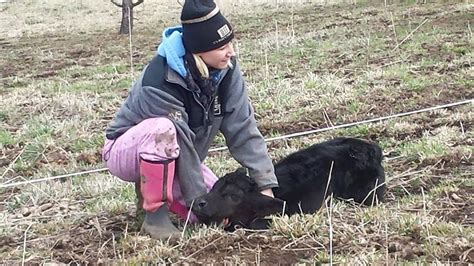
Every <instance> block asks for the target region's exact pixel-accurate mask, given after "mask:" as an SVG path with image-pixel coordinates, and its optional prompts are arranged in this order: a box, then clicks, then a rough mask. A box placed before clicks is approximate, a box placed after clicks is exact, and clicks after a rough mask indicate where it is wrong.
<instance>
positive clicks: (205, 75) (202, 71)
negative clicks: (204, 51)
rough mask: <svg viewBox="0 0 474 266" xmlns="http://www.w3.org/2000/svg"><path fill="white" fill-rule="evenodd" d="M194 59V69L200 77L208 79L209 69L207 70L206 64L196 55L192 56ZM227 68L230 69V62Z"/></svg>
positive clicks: (231, 65)
mask: <svg viewBox="0 0 474 266" xmlns="http://www.w3.org/2000/svg"><path fill="white" fill-rule="evenodd" d="M193 57H194V62H196V68H197V69H198V70H199V73H200V74H201V77H203V78H206V79H207V78H209V69H208V68H207V65H206V63H204V61H203V60H202V58H201V57H200V56H199V55H197V54H193ZM228 67H230V68H232V67H233V64H232V60H229V63H228Z"/></svg>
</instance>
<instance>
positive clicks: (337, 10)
mask: <svg viewBox="0 0 474 266" xmlns="http://www.w3.org/2000/svg"><path fill="white" fill-rule="evenodd" d="M391 8H392V11H393V12H394V13H396V14H399V15H400V14H404V12H405V13H407V15H406V16H405V18H406V20H405V21H404V22H405V24H406V25H408V24H409V23H418V24H417V25H419V23H420V22H421V21H423V20H424V19H425V18H429V19H430V21H429V22H428V24H427V26H426V27H425V28H421V29H420V31H429V30H433V29H434V28H436V29H442V30H443V35H442V37H440V38H438V39H436V41H435V42H431V41H430V42H422V44H421V45H420V46H419V47H416V49H415V48H413V50H410V48H409V47H407V46H408V45H409V44H410V40H409V39H407V41H406V43H404V44H401V45H400V49H403V50H402V51H401V52H400V53H403V54H404V55H403V56H400V57H397V56H396V54H395V55H393V53H389V52H388V51H389V50H390V51H391V50H392V49H393V48H394V43H393V42H391V41H389V40H388V38H387V40H386V42H385V43H383V44H382V45H381V47H379V48H378V49H379V50H377V51H375V52H373V53H371V54H370V55H368V54H366V53H367V51H366V49H364V47H363V44H360V45H359V46H353V47H352V48H353V50H349V51H347V50H342V49H338V48H337V47H335V48H332V49H331V50H330V51H329V53H330V54H331V56H330V57H327V58H326V60H324V61H323V62H322V63H321V64H319V65H317V66H314V67H312V70H311V71H312V72H313V73H314V74H315V75H318V74H321V75H322V74H324V73H338V74H341V75H342V76H341V77H343V78H344V82H345V84H346V85H349V86H350V84H352V83H353V82H355V81H354V80H355V79H357V77H358V75H360V74H361V73H362V70H361V68H362V67H366V68H381V69H383V68H385V67H386V66H387V65H392V64H403V65H407V66H415V67H409V71H408V72H409V73H410V74H411V75H414V76H423V77H441V78H437V79H436V82H431V83H429V84H428V85H424V84H422V85H420V86H422V87H423V88H422V89H412V90H401V89H395V88H398V87H399V86H402V85H403V84H405V83H406V82H407V80H404V78H403V77H396V76H394V77H392V78H390V79H385V80H375V81H370V82H372V83H376V84H368V85H367V86H381V87H383V88H385V89H384V90H381V91H379V92H377V91H374V92H372V94H371V95H366V94H360V95H356V96H355V97H354V98H353V99H352V101H353V102H358V103H360V104H359V107H358V109H357V110H356V111H354V110H350V109H349V107H347V105H346V106H344V105H336V106H331V108H328V109H326V113H327V116H328V117H329V118H331V119H332V120H333V122H334V123H339V122H342V121H344V122H345V123H349V122H355V121H362V120H366V119H370V118H376V117H382V116H386V115H390V114H395V113H400V112H406V111H410V110H414V109H420V108H425V107H430V106H436V105H440V104H446V103H453V102H457V101H463V100H468V99H473V96H474V90H473V88H472V84H473V83H472V58H471V59H470V60H466V57H465V55H466V54H469V53H470V54H472V36H471V37H470V39H469V41H468V42H466V41H465V40H466V38H465V37H464V36H465V35H466V34H468V33H467V32H468V27H467V25H468V23H470V25H472V24H473V22H474V20H473V17H472V12H471V15H466V12H461V11H457V9H456V8H457V7H456V6H452V5H450V4H446V3H444V4H436V5H435V4H433V5H427V6H423V5H416V4H409V5H408V6H407V5H393V6H392V7H391ZM296 10H297V11H301V12H300V15H299V16H295V18H294V23H295V25H296V26H297V29H296V31H297V32H299V31H302V29H303V28H312V29H313V30H314V31H315V32H318V31H324V30H328V29H332V28H334V27H345V28H347V29H354V31H353V32H351V31H350V30H348V35H349V36H347V38H348V40H351V38H353V36H360V35H363V34H364V32H363V30H362V29H363V28H361V27H360V24H361V23H362V24H363V23H367V25H366V26H367V28H372V29H375V30H374V31H373V32H375V33H374V34H375V35H380V36H392V35H393V34H392V31H393V29H391V28H390V25H391V23H392V22H391V21H390V20H389V19H388V18H389V16H387V15H386V14H387V13H386V12H387V11H386V9H385V7H384V6H383V5H380V6H379V5H375V6H364V5H362V6H356V7H354V10H353V12H350V11H348V10H347V6H331V7H324V6H319V5H308V6H306V7H305V8H302V9H296ZM402 10H408V11H410V12H408V11H402ZM471 11H472V9H471ZM296 13H298V12H296ZM408 13H409V14H408ZM259 14H260V13H258V14H257V15H253V14H251V15H248V16H247V17H245V16H243V17H241V18H234V20H235V21H236V25H237V27H236V28H237V29H239V28H242V30H237V36H238V37H239V38H242V39H247V38H249V39H250V38H252V37H254V36H253V35H254V34H255V30H256V29H257V28H258V23H255V24H252V23H246V22H245V21H246V20H247V21H250V20H252V19H254V18H255V16H257V17H258V15H259ZM260 15H261V14H260ZM284 15H285V11H281V10H273V9H271V10H270V12H268V14H267V16H266V17H265V16H264V17H263V20H264V21H265V20H268V21H269V22H268V24H264V25H273V21H274V20H273V19H274V18H277V19H278V18H280V19H281V17H282V16H284ZM400 16H402V15H400ZM402 17H403V16H402ZM367 18H368V19H367ZM400 21H402V20H401V19H400ZM316 22H320V23H316ZM260 23H264V22H261V21H260ZM282 23H283V22H282ZM406 25H404V24H403V23H400V27H402V26H406ZM414 28H415V26H413V27H412V28H411V29H412V30H413V29H414ZM409 32H410V31H409V30H408V31H406V32H405V36H407V34H408V33H409ZM351 34H352V35H353V36H351ZM399 34H400V35H401V34H402V33H399ZM433 34H435V33H433ZM471 34H472V32H471ZM402 40H403V35H402V36H398V41H399V42H400V41H402ZM430 40H431V39H430ZM0 41H1V45H0V53H1V54H2V55H6V56H4V57H3V56H2V59H0V66H1V67H0V82H1V89H0V96H1V97H4V102H7V101H8V100H7V99H6V98H8V97H10V96H11V95H12V93H13V92H14V91H15V90H16V88H21V87H24V86H26V85H28V83H32V82H35V81H38V80H55V79H62V78H63V77H62V76H61V75H63V74H64V71H67V70H68V69H69V68H71V67H78V66H80V67H94V66H101V65H107V64H111V63H113V62H122V63H124V62H125V64H126V62H127V58H128V57H129V50H128V44H129V40H128V38H125V37H123V36H118V35H117V34H116V32H114V31H106V32H95V33H90V34H88V33H80V34H75V33H69V34H61V33H58V34H49V35H40V34H39V35H37V36H30V37H29V38H28V39H19V40H8V39H2V40H0ZM156 42H157V34H156V31H155V30H153V29H151V28H149V29H148V28H145V29H143V28H142V29H136V35H135V37H134V43H135V48H134V51H135V52H134V53H133V59H134V63H135V66H136V67H137V68H140V67H141V66H143V64H145V63H146V62H147V61H148V60H149V59H150V54H151V53H153V51H154V50H155V48H156ZM110 44H113V45H110ZM447 44H448V45H447ZM112 50H113V51H112ZM39 51H41V53H42V54H45V53H48V54H49V55H48V56H40V55H39V53H40V52H39ZM400 58H402V59H400ZM423 58H431V59H436V60H437V61H436V62H439V63H433V64H431V65H420V62H421V60H422V59H423ZM298 60H302V61H298ZM305 60H309V59H308V58H303V59H295V60H293V61H294V62H293V61H292V60H290V61H291V62H289V63H288V64H287V65H286V70H285V71H286V73H283V74H282V73H279V75H280V77H282V76H283V77H284V78H285V79H290V80H291V79H293V78H294V79H297V78H301V77H302V72H304V71H306V70H304V69H301V68H299V67H298V64H304V63H305V62H304V61H305ZM362 60H363V61H364V63H363V64H362V65H361V64H359V63H358V62H360V61H362ZM248 67H249V69H251V68H252V67H253V65H251V64H250V63H248ZM469 71H471V73H470V74H469V73H468V72H469ZM466 73H467V74H466ZM246 75H247V78H248V80H249V82H251V83H252V82H256V80H257V79H258V78H259V77H258V75H253V76H252V75H250V74H248V73H246ZM67 78H68V82H69V83H73V82H74V81H76V80H83V79H87V77H85V76H82V74H81V73H77V74H71V75H70V76H68V77H67ZM469 79H471V80H470V81H469ZM460 80H461V81H463V80H464V82H460ZM391 88H393V89H391ZM126 91H127V88H126V87H124V88H123V89H121V90H119V92H118V93H120V94H122V96H125V95H126ZM297 103H298V104H300V105H301V106H296V107H295V108H298V107H301V108H304V107H305V105H311V104H313V103H314V102H313V101H312V100H308V101H307V102H304V101H298V102H297ZM33 107H34V106H19V107H18V114H17V115H13V114H10V113H7V114H4V113H2V115H1V116H0V119H1V121H2V126H5V129H6V130H7V131H8V132H10V133H12V134H14V133H15V132H21V130H22V125H23V124H24V122H25V120H23V119H21V118H20V119H16V117H17V116H22V117H24V116H27V115H30V114H28V112H31V110H33V111H36V112H41V110H35V108H33ZM258 110H260V109H259V108H257V114H258V115H259V123H260V129H261V131H262V133H263V134H264V135H266V136H268V135H269V134H270V133H278V134H287V133H294V132H300V131H304V130H310V129H316V128H324V127H326V126H327V124H328V121H327V119H324V117H323V116H321V115H320V114H321V110H320V109H312V110H310V111H309V112H308V113H306V114H305V116H301V117H300V118H299V119H297V120H292V121H286V120H279V119H274V117H272V115H273V114H272V110H267V111H265V110H263V109H262V110H261V112H258ZM459 113H465V114H467V115H465V116H460V117H459V119H457V120H455V119H454V120H453V119H452V117H453V116H456V115H458V114H459ZM56 118H57V119H58V120H61V119H68V118H67V116H65V117H63V118H61V117H56ZM109 120H110V114H107V113H106V112H104V113H100V115H99V117H98V122H97V125H96V126H97V128H96V130H97V131H100V130H101V128H104V127H105V126H106V124H107V123H108V121H109ZM404 121H407V122H409V123H412V124H414V125H416V127H414V128H412V129H411V130H406V131H394V130H391V128H390V127H389V126H387V125H384V124H380V125H378V126H375V127H372V128H369V129H368V130H367V131H364V132H363V131H359V132H357V136H358V137H363V138H368V139H372V140H375V141H380V140H390V144H389V145H388V146H389V147H388V148H387V149H386V150H385V155H386V162H385V164H386V169H387V175H388V176H389V177H390V176H391V177H393V176H397V175H402V177H401V178H399V179H397V180H396V181H395V182H393V183H389V184H388V188H389V189H388V192H387V200H386V202H385V203H384V210H393V212H397V213H398V212H400V213H423V210H424V209H425V208H426V206H423V202H424V201H421V200H418V201H416V200H415V202H414V203H413V204H411V203H410V204H407V205H403V204H401V207H400V204H399V202H400V201H403V198H409V197H416V196H420V197H421V196H422V195H424V194H425V193H426V194H428V193H434V194H433V195H434V196H433V197H432V198H431V199H430V200H431V202H434V203H433V206H431V207H430V209H429V217H431V218H432V219H433V220H431V221H435V222H439V221H442V222H446V223H453V224H456V225H457V226H460V228H471V229H472V226H473V225H474V208H473V206H474V199H473V197H472V195H473V192H474V188H473V186H472V182H471V183H469V182H457V181H456V180H457V179H459V178H460V179H463V180H465V179H469V178H472V173H473V171H472V169H473V166H472V163H473V159H472V147H473V139H472V126H473V120H472V104H470V105H469V104H468V105H467V106H461V107H453V108H447V109H445V111H444V112H431V113H426V114H421V115H415V116H412V117H409V118H406V119H405V120H404ZM441 127H456V128H460V127H462V130H463V132H464V137H461V138H459V139H458V140H457V141H456V142H455V143H450V144H449V146H450V147H451V148H452V149H453V150H450V151H449V152H447V153H446V154H445V155H440V156H435V157H433V158H423V159H422V160H421V159H419V158H414V159H413V158H407V157H403V156H400V154H399V152H397V149H396V147H395V146H396V145H402V143H404V142H408V141H413V140H417V139H421V138H422V137H424V136H426V134H428V135H430V134H431V133H430V132H433V131H434V130H436V129H438V128H441ZM347 134H350V132H347V131H344V132H337V133H333V134H332V135H330V136H336V135H347ZM58 145H59V146H61V145H62V143H58ZM287 145H289V146H291V145H292V140H289V141H288V142H285V143H283V144H282V143H278V142H277V143H270V144H269V148H270V149H275V150H276V149H279V148H282V147H284V146H287ZM24 147H25V143H21V142H17V143H8V144H6V145H2V149H1V153H0V167H2V168H1V169H2V171H0V173H3V172H4V173H5V174H4V175H2V179H1V180H2V182H3V183H6V182H7V181H9V180H17V179H15V177H17V176H19V175H21V176H31V175H34V174H35V173H38V172H40V171H43V170H44V169H47V167H48V166H50V165H51V164H55V165H59V166H62V167H64V168H65V169H67V168H68V166H69V163H70V162H69V159H70V157H68V156H70V155H68V154H69V153H70V152H71V150H68V149H67V148H65V149H54V148H50V150H49V152H48V151H46V152H45V153H44V155H45V156H43V157H42V158H39V159H38V160H35V161H34V163H33V164H31V166H30V167H28V168H17V169H7V168H8V167H10V165H11V163H12V162H14V160H15V158H16V157H17V156H18V154H19V153H20V152H21V151H22V149H24ZM66 147H67V146H66ZM456 147H464V148H467V149H468V150H469V149H470V150H471V157H469V156H466V153H463V152H457V150H456ZM73 156H74V159H75V160H76V161H77V162H79V163H82V164H83V165H84V168H87V166H92V165H97V164H99V163H100V147H99V146H98V147H96V148H95V149H89V150H87V151H81V152H77V153H74V155H73ZM212 156H214V155H212ZM212 156H211V158H213V157H212ZM403 173H408V174H407V175H406V176H403ZM415 173H423V178H422V179H418V180H417V182H412V180H413V176H416V175H415ZM55 182H56V183H58V184H61V182H68V181H67V180H59V181H55ZM446 182H448V183H449V184H451V185H452V186H454V187H455V188H456V189H453V190H441V192H440V193H435V192H436V191H438V190H437V189H438V188H439V186H440V185H445V184H446ZM22 189H23V188H22V187H15V188H7V189H1V190H0V203H1V205H0V211H1V212H2V213H3V215H4V216H5V217H8V218H7V219H5V222H6V223H5V224H4V225H3V230H1V231H0V232H2V233H1V234H0V254H3V255H2V256H1V257H2V259H1V261H2V262H3V263H6V264H10V263H20V262H21V261H26V262H27V263H29V264H36V263H43V262H48V261H49V262H60V263H72V264H88V263H93V264H95V263H99V264H100V263H110V262H117V261H120V260H123V261H126V262H129V263H131V262H140V261H161V262H187V263H216V264H222V263H223V262H225V261H232V262H237V263H260V262H261V263H265V264H291V263H296V262H305V261H314V260H317V261H320V262H328V261H329V258H328V257H327V256H326V255H324V254H327V253H328V250H329V239H328V237H327V235H318V234H316V233H314V234H308V235H303V236H301V237H298V238H295V237H291V236H287V235H283V234H276V233H274V232H273V231H267V232H251V231H247V232H244V231H238V232H236V233H232V234H231V233H224V232H223V231H222V230H221V229H219V228H207V229H206V230H207V231H206V234H205V235H203V236H196V235H193V234H191V235H190V236H189V237H188V238H186V239H185V240H183V241H179V242H177V243H160V242H155V241H151V240H149V239H147V238H146V237H144V236H140V235H139V234H138V228H139V225H138V224H137V223H136V222H135V218H136V217H135V211H134V206H133V203H131V204H129V208H128V209H127V210H119V211H117V212H109V211H104V212H98V213H90V212H81V208H83V205H82V204H83V203H84V202H85V201H88V200H90V199H89V198H87V197H75V198H72V199H68V202H67V204H62V202H61V199H55V200H54V201H43V202H36V203H35V204H32V205H30V206H11V204H10V205H9V203H11V202H13V201H14V200H15V198H17V197H20V195H21V191H22ZM341 208H342V209H341V212H340V213H339V214H338V215H336V216H335V217H334V219H333V223H335V224H337V223H339V225H335V226H334V230H335V232H338V233H336V234H335V235H336V237H335V239H333V241H332V249H333V251H334V253H333V254H334V258H336V259H339V260H340V261H344V259H346V262H350V261H351V259H350V258H352V257H356V256H360V254H363V253H370V254H372V253H375V254H377V252H379V253H381V254H384V255H383V256H382V257H383V259H382V260H380V259H375V261H378V262H381V261H384V262H387V263H390V262H398V261H413V262H414V261H420V260H421V261H428V262H439V261H441V262H460V263H474V247H473V245H472V243H467V242H466V241H465V240H462V239H461V238H459V241H458V240H456V238H446V239H448V240H449V241H450V243H439V242H436V239H435V240H433V241H434V242H435V244H433V245H434V246H436V245H438V246H440V247H441V249H442V251H436V252H434V251H433V250H429V249H427V248H426V246H425V244H426V241H427V237H426V236H425V235H422V234H421V233H420V232H421V231H422V230H424V228H422V227H423V226H420V228H418V229H417V227H416V226H414V227H410V231H409V232H408V233H407V232H405V233H400V232H398V233H396V232H393V231H391V233H387V234H383V232H381V231H380V230H381V229H380V228H381V225H380V224H379V223H377V222H374V223H369V224H367V225H366V226H365V227H363V228H362V229H361V228H360V224H357V222H356V221H355V220H353V219H352V218H354V217H355V216H357V215H356V213H355V210H356V209H359V208H361V207H358V206H351V205H350V204H349V205H348V206H344V207H341ZM30 218H31V220H30ZM58 219H59V220H62V219H64V223H61V222H58ZM354 219H355V218H354ZM52 220H54V222H51V221H52ZM31 221H35V222H36V223H39V224H42V226H43V227H42V229H41V230H35V231H34V232H30V233H28V238H27V240H25V238H24V236H25V235H26V232H28V228H29V227H28V226H29V225H31V223H30V222H31ZM351 223H352V224H351ZM389 223H390V222H389ZM180 225H181V226H182V223H181V224H180ZM49 227H50V228H49ZM10 228H15V229H14V230H13V229H12V230H10ZM193 228H194V229H193V230H194V231H198V230H199V227H193ZM345 230H347V232H350V233H353V234H354V235H350V236H349V235H347V234H345V233H344V232H345ZM467 239H469V238H467ZM440 241H441V240H440ZM25 247H28V252H26V253H25V252H22V251H23V249H24V248H25ZM433 249H434V248H433ZM154 254H155V255H156V256H157V257H158V258H156V259H153V258H152V257H153V255H154ZM19 255H23V257H20V256H19ZM315 258H316V259H315ZM366 259H367V260H366V262H373V261H374V260H371V259H369V258H366ZM360 261H363V260H360Z"/></svg>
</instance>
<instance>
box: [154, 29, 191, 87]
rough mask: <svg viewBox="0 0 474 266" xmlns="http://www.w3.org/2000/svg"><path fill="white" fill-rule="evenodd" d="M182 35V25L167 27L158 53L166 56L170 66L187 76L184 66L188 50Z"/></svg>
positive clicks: (182, 75)
mask: <svg viewBox="0 0 474 266" xmlns="http://www.w3.org/2000/svg"><path fill="white" fill-rule="evenodd" d="M182 36H183V28H182V27H181V26H176V27H170V28H166V29H165V30H164V31H163V34H162V41H161V44H160V45H159V46H158V54H159V55H160V56H162V57H164V58H166V63H167V64H168V66H169V67H170V68H171V69H173V70H174V71H176V73H178V74H179V75H180V76H181V77H183V78H184V77H186V68H185V66H184V55H185V53H186V51H185V49H184V45H183V37H182Z"/></svg>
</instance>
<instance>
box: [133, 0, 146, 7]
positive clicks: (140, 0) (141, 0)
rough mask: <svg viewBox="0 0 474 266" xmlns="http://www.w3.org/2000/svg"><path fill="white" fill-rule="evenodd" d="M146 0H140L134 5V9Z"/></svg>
mask: <svg viewBox="0 0 474 266" xmlns="http://www.w3.org/2000/svg"><path fill="white" fill-rule="evenodd" d="M143 1H144V0H138V1H137V2H136V3H135V4H132V6H133V7H136V6H138V5H139V4H141V3H143Z"/></svg>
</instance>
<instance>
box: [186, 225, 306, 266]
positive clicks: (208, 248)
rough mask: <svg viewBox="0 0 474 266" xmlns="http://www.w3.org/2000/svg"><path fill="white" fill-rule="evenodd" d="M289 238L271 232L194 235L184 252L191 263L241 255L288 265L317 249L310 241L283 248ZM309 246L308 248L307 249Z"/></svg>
mask: <svg viewBox="0 0 474 266" xmlns="http://www.w3.org/2000/svg"><path fill="white" fill-rule="evenodd" d="M286 244H288V240H287V239H284V238H282V237H278V236H277V237H275V236H271V235H269V234H268V233H267V234H265V233H264V234H262V233H259V234H244V233H243V232H242V231H240V232H237V233H234V234H223V235H219V234H216V235H212V236H210V237H204V238H199V239H191V240H190V241H189V242H188V243H187V244H186V245H185V246H184V247H183V249H184V251H185V252H184V256H185V258H186V260H185V261H186V262H189V263H198V262H200V263H202V262H204V261H205V262H206V263H211V264H220V263H223V262H226V261H229V262H230V261H232V258H235V257H239V258H240V260H241V261H242V262H244V261H245V262H249V263H256V264H259V263H264V264H269V265H280V264H283V265H288V264H293V263H297V262H299V261H301V260H304V259H307V258H311V257H312V256H313V255H314V250H312V249H311V248H308V246H311V245H310V244H309V243H305V244H303V245H300V246H299V247H292V248H291V249H287V248H286V249H282V247H285V245H286ZM305 249H306V250H305Z"/></svg>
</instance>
